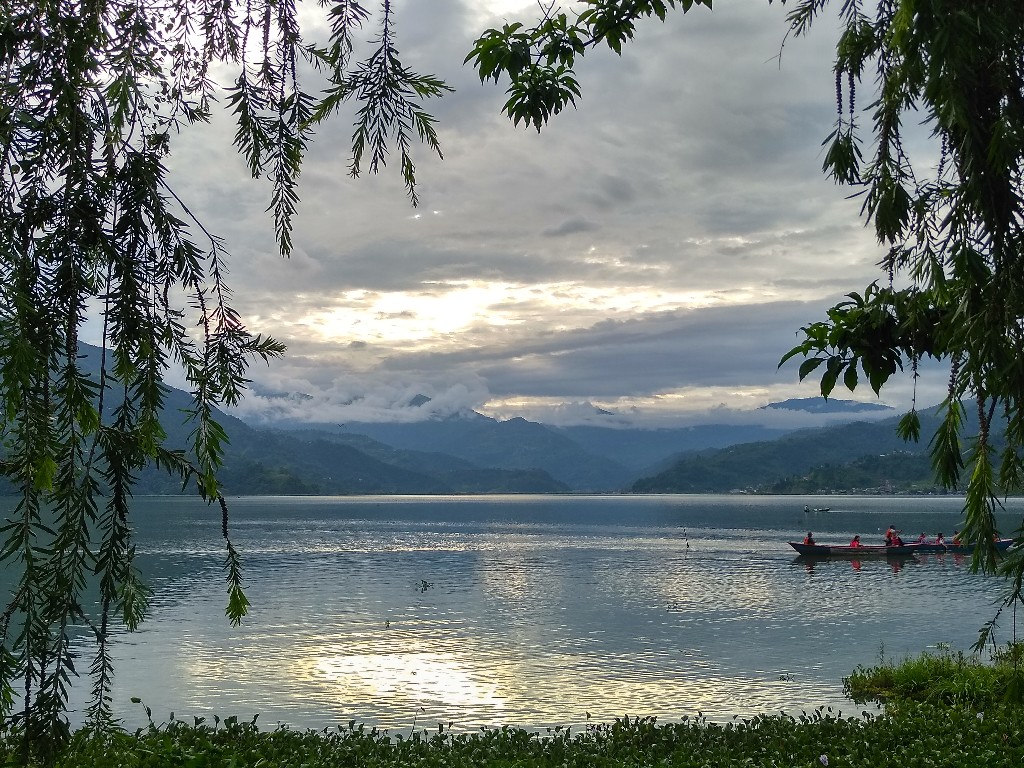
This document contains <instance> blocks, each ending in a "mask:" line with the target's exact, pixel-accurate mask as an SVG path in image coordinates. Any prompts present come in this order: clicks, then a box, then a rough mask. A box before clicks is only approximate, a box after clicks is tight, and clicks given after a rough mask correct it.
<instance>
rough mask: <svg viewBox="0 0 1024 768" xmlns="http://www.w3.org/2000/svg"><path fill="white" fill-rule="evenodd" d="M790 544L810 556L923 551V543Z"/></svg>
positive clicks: (876, 555) (848, 555) (868, 555)
mask: <svg viewBox="0 0 1024 768" xmlns="http://www.w3.org/2000/svg"><path fill="white" fill-rule="evenodd" d="M789 546H791V547H792V548H793V549H795V550H796V551H797V552H799V553H800V554H801V555H808V556H810V557H849V558H861V557H908V556H910V555H913V554H914V553H915V552H921V551H922V549H921V547H922V546H923V545H921V544H904V545H903V546H900V547H886V546H881V547H875V546H868V545H862V546H859V547H851V546H849V545H843V544H804V543H803V542H799V541H791V542H789Z"/></svg>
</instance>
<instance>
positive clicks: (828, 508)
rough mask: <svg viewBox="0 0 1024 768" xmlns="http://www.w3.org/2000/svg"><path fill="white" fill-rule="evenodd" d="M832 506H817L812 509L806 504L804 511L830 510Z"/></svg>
mask: <svg viewBox="0 0 1024 768" xmlns="http://www.w3.org/2000/svg"><path fill="white" fill-rule="evenodd" d="M830 509H832V507H815V508H814V509H811V508H810V507H808V506H807V505H804V512H828V511H829V510H830Z"/></svg>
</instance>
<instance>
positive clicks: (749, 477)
mask: <svg viewBox="0 0 1024 768" xmlns="http://www.w3.org/2000/svg"><path fill="white" fill-rule="evenodd" d="M897 422H898V418H897V417H892V418H889V419H883V420H881V421H876V422H854V423H850V424H841V425H837V426H832V427H821V428H818V429H806V430H800V431H797V432H793V433H792V434H789V435H786V436H784V437H781V438H779V439H778V440H774V441H768V442H764V441H762V442H754V443H744V444H740V445H734V446H730V447H728V448H724V449H719V450H709V451H702V452H697V453H693V454H690V455H688V456H685V457H682V458H680V459H679V460H678V461H677V462H675V463H674V464H673V465H672V466H671V467H670V468H668V469H666V470H665V471H664V472H660V473H658V474H656V475H654V476H652V477H647V478H643V479H641V480H638V481H637V482H636V483H634V484H633V486H632V490H633V491H634V492H637V493H722V492H728V491H732V490H736V489H744V490H760V491H762V492H774V493H798V492H799V493H805V492H817V491H821V490H855V489H858V490H869V489H879V488H880V489H883V490H884V489H890V490H910V489H917V490H922V489H930V488H931V486H932V484H933V483H932V480H931V472H930V469H929V467H928V456H927V439H928V437H929V436H930V435H932V434H934V432H935V429H936V428H937V426H938V424H939V419H938V417H937V415H936V411H935V409H930V410H928V411H924V412H922V413H921V434H922V437H923V438H924V443H923V444H920V445H917V444H913V443H906V442H904V441H903V440H901V439H900V438H899V437H897V435H896V424H897ZM855 470H856V471H855ZM859 483H863V485H860V484H859Z"/></svg>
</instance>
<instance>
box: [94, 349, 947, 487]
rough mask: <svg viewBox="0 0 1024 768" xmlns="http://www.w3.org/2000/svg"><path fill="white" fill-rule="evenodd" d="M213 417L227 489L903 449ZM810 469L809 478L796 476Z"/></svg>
mask: <svg viewBox="0 0 1024 768" xmlns="http://www.w3.org/2000/svg"><path fill="white" fill-rule="evenodd" d="M83 352H84V357H83V360H84V365H85V366H86V367H89V368H93V367H95V368H96V369H98V361H99V350H97V349H96V348H84V349H83ZM115 401H116V397H110V398H108V401H107V407H108V408H111V407H115V404H116V403H115ZM792 402H795V403H797V404H798V405H799V404H801V403H802V404H803V405H805V406H807V407H812V404H809V403H805V402H804V401H786V403H782V404H778V405H780V406H786V404H787V403H792ZM840 402H842V401H840ZM427 403H429V398H425V397H424V398H416V399H415V404H416V405H417V406H420V405H425V404H427ZM855 405H856V404H855ZM191 406H192V400H191V396H190V395H189V394H188V393H186V392H183V391H181V390H177V389H173V388H171V389H169V390H168V392H167V395H166V404H165V409H164V411H165V415H164V419H163V422H164V425H165V429H166V430H167V440H166V445H167V447H168V448H172V449H184V448H185V447H186V446H187V445H188V436H189V433H190V432H191V430H192V424H191V423H189V421H188V417H187V411H188V410H189V409H190V408H191ZM844 407H845V406H844ZM923 419H924V421H925V423H924V425H923V430H922V433H923V434H924V435H925V436H926V438H927V436H928V435H930V434H931V431H930V430H931V429H932V428H933V427H932V425H931V424H930V423H929V422H928V417H927V414H923ZM218 420H219V421H220V423H221V424H222V426H223V427H224V428H225V430H226V432H227V434H228V437H229V442H228V444H227V446H226V450H225V457H224V466H223V469H222V471H221V472H220V477H221V481H222V483H223V485H224V490H225V492H226V493H228V494H231V495H252V494H321V495H328V494H446V493H568V492H623V491H628V490H632V491H634V492H652V491H655V492H721V491H729V490H732V489H734V488H752V487H753V488H758V489H768V490H774V491H775V492H797V491H793V490H787V489H792V488H796V487H800V484H801V483H804V484H806V483H826V484H828V483H832V484H835V483H838V482H839V481H840V480H841V479H842V475H843V473H842V472H839V473H837V472H835V471H833V472H832V473H831V475H830V474H829V473H828V472H824V471H823V470H822V469H821V468H822V467H824V466H828V467H832V468H836V467H840V466H842V465H844V464H849V463H850V462H853V461H854V460H857V459H864V458H865V457H870V456H875V457H877V455H878V454H879V453H885V454H889V453H893V452H894V451H903V452H906V451H907V450H908V448H909V446H907V445H906V444H904V443H902V441H899V440H898V438H896V436H895V421H896V420H895V418H890V419H886V420H883V421H875V422H855V423H852V424H850V423H848V424H843V425H840V426H834V427H822V428H817V429H805V430H800V431H797V432H794V431H792V430H785V429H780V428H776V429H773V428H768V427H762V426H756V425H724V424H700V425H694V426H688V427H682V428H662V429H642V428H629V427H624V426H623V425H621V424H617V425H615V426H608V427H603V426H595V425H590V426H565V427H556V426H550V425H545V424H540V423H537V422H532V421H528V420H526V419H523V418H513V419H508V420H505V421H500V420H497V419H493V418H490V417H487V416H484V415H482V414H479V413H476V412H473V411H469V412H466V413H460V414H458V415H448V416H444V417H435V418H432V419H427V420H422V421H417V422H412V423H396V422H368V423H354V422H353V423H347V424H308V423H296V422H284V421H282V422H280V423H279V424H271V425H269V426H265V427H261V428H255V427H253V426H250V425H249V424H246V423H245V422H244V421H242V420H240V419H237V418H235V417H233V416H230V415H227V414H223V413H222V414H220V415H219V416H218ZM877 463H878V462H877V461H876V462H874V464H875V465H877ZM905 463H906V462H904V464H905ZM870 466H872V462H867V461H862V462H861V466H860V468H859V469H858V473H859V474H858V477H861V476H865V473H868V474H870V471H871V470H870ZM815 468H817V474H816V475H814V477H805V476H806V475H808V473H810V472H811V471H812V470H815ZM877 471H882V470H877ZM884 471H888V472H891V470H884ZM847 474H849V473H847ZM644 475H649V476H648V477H643V476H644ZM829 477H831V478H832V479H831V480H830V479H829ZM801 478H804V479H801ZM180 490H181V487H180V481H178V480H176V479H175V478H173V477H170V476H168V475H167V474H165V473H161V472H159V471H157V470H155V469H148V470H146V471H144V472H142V473H141V474H140V484H139V487H138V488H137V492H138V493H178V492H180Z"/></svg>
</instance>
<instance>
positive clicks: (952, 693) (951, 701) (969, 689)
mask: <svg viewBox="0 0 1024 768" xmlns="http://www.w3.org/2000/svg"><path fill="white" fill-rule="evenodd" d="M1022 663H1024V643H1019V642H1015V643H1010V644H1009V645H1007V646H1005V647H1003V648H1000V649H998V650H997V651H995V652H994V653H993V655H992V663H991V664H985V663H982V661H981V660H980V659H978V657H977V656H966V655H965V654H964V653H963V652H962V651H955V652H954V651H951V650H950V649H948V648H940V652H939V653H937V654H930V653H925V654H921V655H920V656H918V657H917V658H913V659H906V660H904V661H901V662H899V663H898V664H897V663H892V662H889V663H882V664H879V665H878V666H877V667H870V668H867V667H857V668H856V669H855V670H854V671H853V674H852V675H850V676H849V677H848V678H846V679H845V680H844V681H843V690H844V692H845V693H846V695H847V696H849V697H850V698H851V699H853V701H855V702H858V703H863V702H867V701H882V702H886V704H887V706H888V708H889V710H890V712H891V711H892V710H893V709H895V708H898V707H901V706H905V705H906V704H908V703H913V702H928V703H932V704H945V705H947V706H951V707H960V708H967V709H973V710H975V711H986V710H988V711H991V710H992V709H994V708H999V707H1003V706H1005V707H1011V708H1015V709H1016V714H1017V715H1018V716H1019V715H1020V714H1022V713H1024V708H1022V705H1024V668H1022V667H1021V664H1022Z"/></svg>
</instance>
